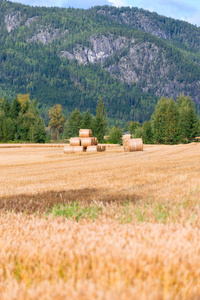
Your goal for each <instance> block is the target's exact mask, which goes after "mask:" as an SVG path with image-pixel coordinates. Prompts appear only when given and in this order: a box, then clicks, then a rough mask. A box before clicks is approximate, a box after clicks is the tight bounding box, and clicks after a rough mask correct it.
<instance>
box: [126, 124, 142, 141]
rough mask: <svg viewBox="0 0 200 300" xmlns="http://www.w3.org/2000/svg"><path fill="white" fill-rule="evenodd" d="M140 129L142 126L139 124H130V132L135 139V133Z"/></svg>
mask: <svg viewBox="0 0 200 300" xmlns="http://www.w3.org/2000/svg"><path fill="white" fill-rule="evenodd" d="M138 127H141V124H140V123H139V122H135V121H133V122H130V123H129V131H130V133H131V135H132V136H133V137H135V131H136V129H137V128H138Z"/></svg>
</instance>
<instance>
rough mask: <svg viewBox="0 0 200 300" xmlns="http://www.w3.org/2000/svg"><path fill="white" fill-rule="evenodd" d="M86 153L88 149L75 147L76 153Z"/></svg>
mask: <svg viewBox="0 0 200 300" xmlns="http://www.w3.org/2000/svg"><path fill="white" fill-rule="evenodd" d="M85 151H86V148H85V147H83V146H75V147H74V153H76V152H85Z"/></svg>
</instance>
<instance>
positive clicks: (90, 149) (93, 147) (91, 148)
mask: <svg viewBox="0 0 200 300" xmlns="http://www.w3.org/2000/svg"><path fill="white" fill-rule="evenodd" d="M87 152H97V146H88V147H87Z"/></svg>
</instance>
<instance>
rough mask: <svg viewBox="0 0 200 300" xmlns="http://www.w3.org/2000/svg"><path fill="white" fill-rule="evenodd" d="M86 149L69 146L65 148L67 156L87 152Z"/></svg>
mask: <svg viewBox="0 0 200 300" xmlns="http://www.w3.org/2000/svg"><path fill="white" fill-rule="evenodd" d="M85 151H86V149H85V148H84V147H82V146H67V147H65V148H64V153H65V154H73V153H77V152H85Z"/></svg>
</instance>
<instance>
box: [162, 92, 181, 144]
mask: <svg viewBox="0 0 200 300" xmlns="http://www.w3.org/2000/svg"><path fill="white" fill-rule="evenodd" d="M178 122H179V112H178V105H177V103H176V102H175V101H174V100H173V98H171V99H169V101H168V105H167V110H166V128H165V143H166V144H177V143H178V141H179V127H178Z"/></svg>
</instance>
